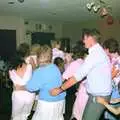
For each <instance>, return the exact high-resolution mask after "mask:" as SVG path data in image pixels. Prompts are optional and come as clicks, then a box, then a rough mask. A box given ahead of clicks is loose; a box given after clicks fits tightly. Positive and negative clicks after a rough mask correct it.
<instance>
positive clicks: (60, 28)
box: [0, 16, 120, 46]
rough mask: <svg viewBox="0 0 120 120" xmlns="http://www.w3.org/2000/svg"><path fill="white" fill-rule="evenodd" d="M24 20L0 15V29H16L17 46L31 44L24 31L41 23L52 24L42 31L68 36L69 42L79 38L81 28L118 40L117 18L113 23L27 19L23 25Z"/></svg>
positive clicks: (105, 37) (119, 28) (58, 36)
mask: <svg viewBox="0 0 120 120" xmlns="http://www.w3.org/2000/svg"><path fill="white" fill-rule="evenodd" d="M25 21H26V20H24V19H23V18H21V17H14V16H0V29H13V30H16V40H17V46H18V45H19V44H20V43H22V42H27V43H29V44H31V36H30V35H26V31H27V30H29V31H32V32H34V31H36V28H35V25H36V24H42V25H43V26H44V25H45V26H48V25H52V30H51V31H49V30H48V29H46V28H45V29H42V30H41V31H43V32H54V33H55V37H56V38H61V37H67V38H68V37H69V38H70V39H71V43H72V44H74V43H75V41H77V40H79V39H80V36H81V30H82V28H97V29H99V30H100V32H101V33H102V35H103V40H104V39H107V38H109V37H114V38H116V39H117V40H119V41H120V33H119V32H120V23H119V21H118V20H115V21H114V24H113V25H107V23H106V20H105V19H100V20H98V21H83V22H79V23H64V24H62V23H52V22H49V23H48V22H47V23H46V22H42V21H33V20H30V21H29V23H30V24H29V25H27V26H26V25H25V24H24V22H25Z"/></svg>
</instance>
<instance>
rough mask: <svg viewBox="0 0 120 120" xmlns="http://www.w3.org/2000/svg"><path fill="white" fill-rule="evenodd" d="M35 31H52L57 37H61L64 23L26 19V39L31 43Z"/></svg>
mask: <svg viewBox="0 0 120 120" xmlns="http://www.w3.org/2000/svg"><path fill="white" fill-rule="evenodd" d="M33 32H51V33H55V37H56V38H61V37H62V24H60V23H46V22H42V21H32V20H25V40H26V41H27V42H28V43H29V44H30V45H31V34H32V33H33Z"/></svg>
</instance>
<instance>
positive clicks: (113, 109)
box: [97, 97, 120, 115]
mask: <svg viewBox="0 0 120 120" xmlns="http://www.w3.org/2000/svg"><path fill="white" fill-rule="evenodd" d="M97 102H98V103H101V104H103V105H104V106H105V107H106V108H107V109H108V110H109V111H111V112H112V113H113V114H115V115H119V114H120V107H117V108H116V107H113V106H112V105H110V104H109V103H108V102H107V101H106V100H105V99H104V98H102V97H97Z"/></svg>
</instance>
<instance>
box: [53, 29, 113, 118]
mask: <svg viewBox="0 0 120 120" xmlns="http://www.w3.org/2000/svg"><path fill="white" fill-rule="evenodd" d="M99 39H100V33H99V32H98V31H97V30H96V29H92V30H86V31H84V33H83V43H84V44H85V48H87V49H88V52H89V54H88V56H87V57H86V58H85V61H84V63H83V65H82V66H81V67H80V68H79V70H78V71H77V72H76V73H75V74H74V75H73V77H71V78H69V80H68V81H66V82H65V83H64V84H63V85H62V86H60V87H59V88H55V89H53V90H51V95H57V94H60V93H61V92H62V91H64V90H66V89H68V88H69V87H71V86H72V85H74V84H75V83H77V82H78V81H81V80H82V79H83V78H84V77H86V78H87V81H86V89H87V92H88V95H89V100H88V103H87V105H86V108H85V111H84V115H83V120H99V118H100V116H101V114H102V112H103V111H104V109H105V107H104V106H103V105H101V104H99V103H97V102H96V101H95V99H96V97H97V96H101V97H103V98H105V99H107V100H109V97H110V95H111V90H112V83H111V82H112V77H111V65H110V61H109V58H108V56H107V55H106V53H105V51H104V49H103V48H102V47H101V46H100V44H99V43H98V41H99Z"/></svg>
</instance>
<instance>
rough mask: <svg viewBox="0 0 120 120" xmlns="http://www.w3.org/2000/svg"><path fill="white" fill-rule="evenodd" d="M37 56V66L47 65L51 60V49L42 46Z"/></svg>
mask: <svg viewBox="0 0 120 120" xmlns="http://www.w3.org/2000/svg"><path fill="white" fill-rule="evenodd" d="M37 56H38V64H39V65H45V64H49V63H51V60H52V49H51V48H50V47H49V46H48V45H43V46H41V47H40V50H39V52H38V54H37Z"/></svg>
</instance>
